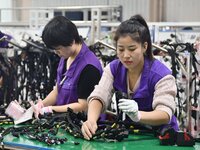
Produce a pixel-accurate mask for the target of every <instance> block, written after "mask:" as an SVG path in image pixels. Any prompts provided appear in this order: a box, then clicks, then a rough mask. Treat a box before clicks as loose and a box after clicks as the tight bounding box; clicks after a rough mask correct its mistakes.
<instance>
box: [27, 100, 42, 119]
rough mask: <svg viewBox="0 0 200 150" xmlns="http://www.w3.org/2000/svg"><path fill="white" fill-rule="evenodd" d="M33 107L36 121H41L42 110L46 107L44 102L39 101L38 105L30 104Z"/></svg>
mask: <svg viewBox="0 0 200 150" xmlns="http://www.w3.org/2000/svg"><path fill="white" fill-rule="evenodd" d="M30 103H31V106H32V107H33V111H34V115H35V118H36V119H39V117H38V116H39V114H40V112H41V109H42V108H43V107H44V105H43V103H42V100H41V99H39V100H38V102H37V104H34V103H33V102H32V101H31V102H30Z"/></svg>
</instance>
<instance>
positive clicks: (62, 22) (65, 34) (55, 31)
mask: <svg viewBox="0 0 200 150" xmlns="http://www.w3.org/2000/svg"><path fill="white" fill-rule="evenodd" d="M42 40H43V41H44V43H45V45H46V46H47V47H48V48H51V49H54V48H55V47H56V46H59V45H62V46H71V45H72V43H73V41H75V43H82V39H81V37H80V36H79V34H78V30H77V28H76V26H75V24H74V23H72V22H71V21H70V20H69V19H67V18H66V17H64V16H56V17H54V18H53V19H51V20H50V21H49V22H48V23H47V24H46V26H45V27H44V30H43V32H42Z"/></svg>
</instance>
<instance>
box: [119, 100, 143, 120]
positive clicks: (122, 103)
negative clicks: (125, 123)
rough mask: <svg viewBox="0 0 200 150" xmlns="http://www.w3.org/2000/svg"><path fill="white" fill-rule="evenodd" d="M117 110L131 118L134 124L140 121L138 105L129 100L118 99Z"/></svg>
mask: <svg viewBox="0 0 200 150" xmlns="http://www.w3.org/2000/svg"><path fill="white" fill-rule="evenodd" d="M118 107H119V109H121V110H122V112H124V113H125V114H127V115H128V116H129V118H131V120H133V121H134V122H139V121H140V118H141V116H140V112H139V111H138V104H137V102H136V101H134V100H131V99H120V100H119V104H118Z"/></svg>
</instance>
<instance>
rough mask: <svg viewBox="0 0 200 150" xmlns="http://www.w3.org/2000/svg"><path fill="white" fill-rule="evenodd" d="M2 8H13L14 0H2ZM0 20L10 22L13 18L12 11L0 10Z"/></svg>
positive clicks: (0, 6)
mask: <svg viewBox="0 0 200 150" xmlns="http://www.w3.org/2000/svg"><path fill="white" fill-rule="evenodd" d="M0 3H1V5H0V8H12V0H1V2H0ZM0 18H1V19H0V20H1V21H2V22H9V21H11V20H12V13H11V11H9V10H3V11H1V12H0Z"/></svg>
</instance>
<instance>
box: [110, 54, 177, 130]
mask: <svg viewBox="0 0 200 150" xmlns="http://www.w3.org/2000/svg"><path fill="white" fill-rule="evenodd" d="M110 68H111V72H112V75H113V77H114V83H113V87H114V88H115V90H117V91H121V92H124V93H128V91H127V69H126V68H125V67H124V66H123V64H122V63H121V62H120V61H119V60H118V59H117V60H114V61H112V62H111V63H110ZM169 74H171V71H170V70H169V69H168V68H167V67H166V66H165V65H164V64H162V63H161V62H160V61H158V60H153V61H150V60H149V59H147V58H146V57H145V60H144V67H143V71H142V74H141V79H140V85H139V87H138V88H137V89H136V91H135V92H134V94H133V95H132V99H134V100H135V101H136V102H137V103H138V108H139V110H141V111H152V110H153V108H152V103H153V96H154V91H155V85H156V83H157V82H158V81H159V80H160V79H162V78H163V77H164V76H166V75H169ZM169 124H170V125H171V126H172V127H173V128H174V129H175V130H176V131H177V130H178V124H177V120H176V117H175V116H174V115H173V116H172V119H171V121H170V122H169Z"/></svg>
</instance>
